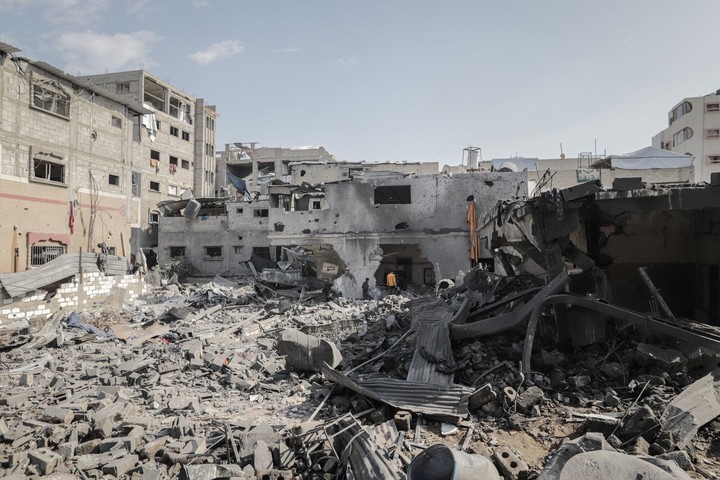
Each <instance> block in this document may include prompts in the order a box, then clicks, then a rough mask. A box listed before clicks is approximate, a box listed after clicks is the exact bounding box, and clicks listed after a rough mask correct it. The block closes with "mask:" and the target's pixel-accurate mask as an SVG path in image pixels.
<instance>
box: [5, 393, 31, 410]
mask: <svg viewBox="0 0 720 480" xmlns="http://www.w3.org/2000/svg"><path fill="white" fill-rule="evenodd" d="M28 398H29V395H28V394H27V393H16V394H14V395H8V396H5V397H0V405H7V406H8V407H17V406H19V405H22V404H23V403H25V402H27V400H28Z"/></svg>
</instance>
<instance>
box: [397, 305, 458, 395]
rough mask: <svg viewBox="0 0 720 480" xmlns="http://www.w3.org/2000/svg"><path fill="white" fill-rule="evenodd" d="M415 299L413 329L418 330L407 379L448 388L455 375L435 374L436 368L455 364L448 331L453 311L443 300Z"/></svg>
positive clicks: (412, 311)
mask: <svg viewBox="0 0 720 480" xmlns="http://www.w3.org/2000/svg"><path fill="white" fill-rule="evenodd" d="M418 300H421V299H417V300H415V301H413V304H412V305H410V314H411V316H412V319H413V327H414V328H415V329H416V330H417V344H416V345H415V354H414V355H413V358H412V362H410V368H409V370H408V375H407V380H408V381H411V382H423V383H432V384H435V385H449V384H451V383H453V377H454V376H455V375H454V374H453V373H446V372H441V371H438V366H439V365H447V366H453V365H455V360H454V359H453V355H452V346H451V345H450V332H449V330H448V321H449V320H450V318H451V317H452V310H451V308H450V306H449V305H448V304H447V303H446V302H445V301H444V300H442V299H432V300H431V301H430V302H428V300H427V299H422V301H418Z"/></svg>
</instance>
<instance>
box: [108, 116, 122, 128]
mask: <svg viewBox="0 0 720 480" xmlns="http://www.w3.org/2000/svg"><path fill="white" fill-rule="evenodd" d="M110 124H111V125H112V126H113V127H117V128H122V119H121V118H120V117H116V116H115V115H113V117H112V120H110Z"/></svg>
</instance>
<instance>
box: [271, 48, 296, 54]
mask: <svg viewBox="0 0 720 480" xmlns="http://www.w3.org/2000/svg"><path fill="white" fill-rule="evenodd" d="M300 52H302V48H299V47H292V48H278V49H276V50H274V53H300Z"/></svg>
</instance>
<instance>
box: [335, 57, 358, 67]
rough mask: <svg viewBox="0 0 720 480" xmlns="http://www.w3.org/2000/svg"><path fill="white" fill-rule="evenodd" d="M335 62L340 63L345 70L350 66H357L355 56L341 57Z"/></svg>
mask: <svg viewBox="0 0 720 480" xmlns="http://www.w3.org/2000/svg"><path fill="white" fill-rule="evenodd" d="M335 63H337V64H338V65H340V66H341V67H343V68H344V69H346V70H350V69H351V68H355V67H357V66H358V60H357V58H341V59H340V60H337V61H336V62H335Z"/></svg>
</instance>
